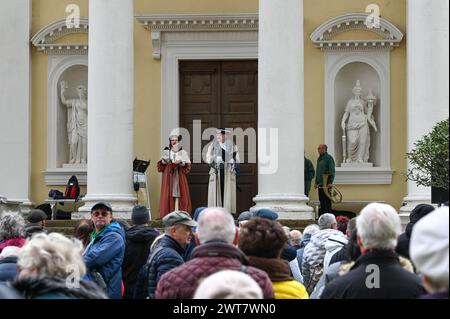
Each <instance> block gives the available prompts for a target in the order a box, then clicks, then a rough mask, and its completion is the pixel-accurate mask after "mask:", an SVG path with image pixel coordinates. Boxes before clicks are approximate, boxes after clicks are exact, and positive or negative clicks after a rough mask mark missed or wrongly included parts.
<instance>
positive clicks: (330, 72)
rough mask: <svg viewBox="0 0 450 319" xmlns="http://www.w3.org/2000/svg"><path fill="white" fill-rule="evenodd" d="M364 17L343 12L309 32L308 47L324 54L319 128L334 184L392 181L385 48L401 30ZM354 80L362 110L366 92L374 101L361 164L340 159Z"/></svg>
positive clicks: (395, 41)
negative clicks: (367, 144) (333, 165)
mask: <svg viewBox="0 0 450 319" xmlns="http://www.w3.org/2000/svg"><path fill="white" fill-rule="evenodd" d="M367 21H368V15H367V14H366V13H349V14H346V15H342V16H338V17H335V18H333V19H330V20H328V21H326V22H324V23H323V24H321V25H320V26H319V27H318V28H317V29H315V30H314V32H313V33H312V34H311V36H310V38H311V41H312V42H313V44H314V46H315V47H316V48H318V49H320V50H321V51H322V52H323V53H324V59H325V68H324V70H325V74H324V79H325V83H324V94H325V106H324V109H325V112H324V114H325V118H324V123H325V125H324V127H325V132H324V133H325V143H326V144H327V145H328V151H329V153H330V154H332V155H333V156H334V158H335V161H336V178H335V182H336V183H337V184H391V182H392V170H391V164H390V51H391V50H393V49H395V48H396V47H398V46H399V43H400V42H401V40H402V38H403V34H402V33H401V32H400V30H399V29H398V28H396V27H395V26H394V25H393V24H392V23H390V22H389V21H387V20H385V19H384V18H382V17H380V20H379V24H378V25H376V26H373V25H369V24H368V23H367ZM357 81H359V86H360V88H359V90H360V93H361V98H362V100H363V101H364V102H363V104H364V112H367V97H368V95H369V94H370V96H371V100H374V101H375V102H374V106H373V113H372V115H373V121H372V122H375V125H376V128H377V132H375V130H374V128H373V127H372V126H371V125H369V132H370V133H369V134H370V148H369V152H368V159H366V160H364V163H345V161H344V158H343V157H344V156H343V155H344V152H343V135H344V134H343V130H342V126H341V121H342V118H343V115H344V113H345V109H346V106H347V103H348V101H349V100H350V99H352V98H353V97H354V93H353V88H354V87H355V86H356V83H357ZM357 91H358V90H357ZM346 135H348V132H347V134H346ZM348 139H349V136H347V142H348ZM347 153H348V152H347Z"/></svg>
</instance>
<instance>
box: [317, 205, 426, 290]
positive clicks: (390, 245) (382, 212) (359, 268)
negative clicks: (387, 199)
mask: <svg viewBox="0 0 450 319" xmlns="http://www.w3.org/2000/svg"><path fill="white" fill-rule="evenodd" d="M356 229H357V238H356V239H357V243H358V246H359V250H360V251H361V256H360V257H359V258H358V259H357V260H356V262H355V264H354V265H353V267H352V268H351V270H350V272H349V273H348V274H347V275H345V276H342V277H339V278H337V279H335V280H333V281H332V282H330V283H329V284H328V285H327V286H326V287H325V289H324V291H323V294H322V297H321V298H322V299H357V298H363V299H370V298H376V299H416V298H418V297H419V296H420V295H422V294H423V292H424V288H423V286H422V284H421V281H420V279H419V277H418V276H416V275H415V274H413V273H410V272H408V271H407V270H405V269H403V268H402V266H401V265H400V261H399V257H398V255H397V253H396V252H395V247H396V246H397V239H398V236H399V235H400V232H401V227H400V218H399V216H398V213H397V212H396V210H395V209H394V208H393V207H392V206H390V205H386V204H379V203H371V204H369V205H367V206H366V207H364V208H363V210H362V211H361V213H360V215H359V216H358V217H357V219H356Z"/></svg>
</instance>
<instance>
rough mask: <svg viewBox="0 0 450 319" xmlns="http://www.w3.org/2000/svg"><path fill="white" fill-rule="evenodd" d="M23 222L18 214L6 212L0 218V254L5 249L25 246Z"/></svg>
mask: <svg viewBox="0 0 450 319" xmlns="http://www.w3.org/2000/svg"><path fill="white" fill-rule="evenodd" d="M24 229H25V220H24V219H23V217H22V216H21V215H20V214H19V213H15V212H7V213H4V214H2V215H1V216H0V253H1V252H2V250H3V249H4V248H5V247H8V246H16V247H22V246H23V245H24V244H25V230H24Z"/></svg>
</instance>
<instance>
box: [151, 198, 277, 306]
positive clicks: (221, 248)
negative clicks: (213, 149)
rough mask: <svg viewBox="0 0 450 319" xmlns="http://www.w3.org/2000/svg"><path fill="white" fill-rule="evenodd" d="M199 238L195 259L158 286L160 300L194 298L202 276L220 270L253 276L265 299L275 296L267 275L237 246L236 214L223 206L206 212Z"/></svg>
mask: <svg viewBox="0 0 450 319" xmlns="http://www.w3.org/2000/svg"><path fill="white" fill-rule="evenodd" d="M195 240H196V242H197V243H198V244H199V246H198V247H196V248H195V249H194V251H193V252H192V259H191V260H190V261H188V262H186V263H184V264H183V265H181V266H178V267H176V268H174V269H172V270H170V271H168V272H167V273H165V274H164V275H163V276H162V277H161V279H160V280H159V282H158V285H157V287H156V299H192V298H193V297H194V294H195V291H196V289H197V287H198V285H199V283H200V281H201V279H202V278H205V277H208V276H209V275H211V274H213V273H216V272H218V271H220V270H224V269H228V270H237V271H241V272H243V273H246V274H248V275H249V276H250V277H252V278H253V279H254V280H255V281H256V282H257V283H258V285H259V286H260V287H261V289H262V291H263V295H264V298H265V299H271V298H273V297H274V292H273V288H272V283H271V281H270V279H269V277H268V276H267V274H266V273H265V272H264V271H262V270H259V269H256V268H254V267H252V266H250V265H249V262H248V260H247V257H246V256H245V255H244V253H243V252H242V251H241V250H240V249H239V248H237V247H236V244H237V241H238V231H237V228H236V226H235V224H234V220H233V217H232V215H231V214H230V213H229V212H228V211H226V210H225V209H224V208H222V207H209V208H206V209H205V210H204V211H202V213H201V215H200V217H199V220H198V227H197V231H196V233H195Z"/></svg>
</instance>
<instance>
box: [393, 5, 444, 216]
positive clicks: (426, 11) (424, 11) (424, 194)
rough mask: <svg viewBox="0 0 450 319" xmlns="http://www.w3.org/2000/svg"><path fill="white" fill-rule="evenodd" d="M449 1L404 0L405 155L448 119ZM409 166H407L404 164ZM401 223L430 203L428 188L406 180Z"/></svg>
mask: <svg viewBox="0 0 450 319" xmlns="http://www.w3.org/2000/svg"><path fill="white" fill-rule="evenodd" d="M448 10H449V2H448V0H408V3H407V37H408V40H407V77H406V78H407V81H408V84H407V103H408V105H407V108H408V109H407V114H408V115H407V116H408V117H407V120H408V126H407V127H408V152H409V151H411V150H412V148H413V147H414V142H416V141H417V140H418V139H420V138H421V137H422V136H424V135H425V134H428V133H429V132H430V131H431V129H432V128H433V126H434V125H435V124H436V123H437V122H439V121H441V120H444V119H446V118H448V115H449V113H448V105H449V93H448V85H449V71H448V67H449V65H448V64H449V63H448V55H449V47H448V41H449V38H448V25H449V12H448ZM408 165H409V163H408ZM407 191H408V194H407V195H406V197H405V198H404V201H405V202H406V206H403V207H402V208H401V209H400V212H401V213H400V216H401V219H402V223H405V222H406V223H407V222H408V216H409V214H410V212H411V210H412V209H413V208H414V207H415V206H416V205H417V204H420V203H430V201H431V189H430V188H428V187H418V186H417V185H416V184H415V183H414V182H412V181H408V185H407Z"/></svg>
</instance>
